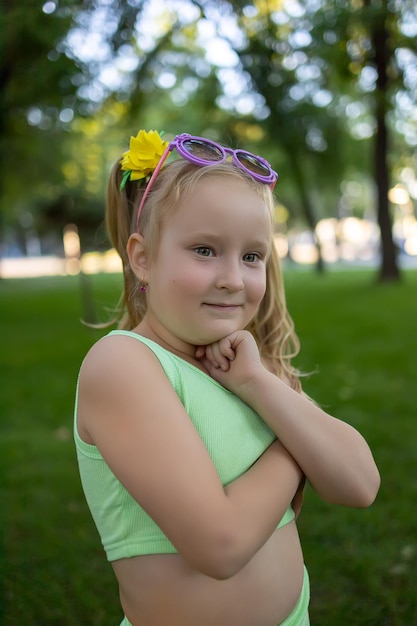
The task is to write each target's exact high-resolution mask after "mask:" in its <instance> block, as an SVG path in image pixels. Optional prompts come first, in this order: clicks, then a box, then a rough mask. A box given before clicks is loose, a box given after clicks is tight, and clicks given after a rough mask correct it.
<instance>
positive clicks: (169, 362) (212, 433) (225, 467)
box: [74, 330, 294, 561]
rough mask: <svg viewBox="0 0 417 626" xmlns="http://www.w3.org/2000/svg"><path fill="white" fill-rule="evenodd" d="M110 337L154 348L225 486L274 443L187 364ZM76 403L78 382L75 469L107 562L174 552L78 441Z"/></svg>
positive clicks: (253, 418)
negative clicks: (77, 471) (76, 464)
mask: <svg viewBox="0 0 417 626" xmlns="http://www.w3.org/2000/svg"><path fill="white" fill-rule="evenodd" d="M109 335H126V336H128V337H132V338H134V339H136V340H138V341H141V342H142V343H143V344H145V345H146V346H148V348H149V349H150V350H152V352H153V353H154V354H155V356H156V357H157V359H158V360H159V362H160V363H161V365H162V368H163V369H164V372H165V374H166V376H167V378H168V380H169V381H170V383H171V385H172V386H173V388H174V390H175V391H176V393H177V395H178V397H179V398H180V400H181V402H182V404H183V406H184V408H185V410H186V412H187V414H188V415H189V416H190V419H191V420H192V422H193V424H194V426H195V428H196V429H197V431H198V433H199V435H200V437H201V439H202V440H203V442H204V444H205V446H206V448H207V450H208V452H209V454H210V456H211V458H212V460H213V463H214V465H215V467H216V469H217V472H218V474H219V477H220V480H221V482H222V484H223V485H227V484H228V483H230V482H232V481H233V480H235V479H236V478H238V477H239V476H240V475H241V474H243V473H244V472H245V471H246V470H248V469H249V467H250V466H251V465H252V464H253V463H254V462H255V461H256V460H257V459H258V458H259V457H260V456H261V454H262V453H263V452H264V451H265V450H266V448H267V447H268V446H269V445H270V444H271V443H272V441H273V440H274V439H275V434H274V433H273V432H272V431H271V430H270V428H269V427H268V426H267V425H266V424H265V422H264V421H263V420H262V419H261V418H260V417H259V416H258V415H257V413H255V411H253V410H252V409H251V408H250V407H249V406H248V405H247V404H245V403H244V402H242V400H240V398H238V397H237V396H236V395H234V394H233V393H231V392H230V391H228V390H227V389H225V388H224V387H222V385H220V384H219V383H217V382H216V381H215V380H214V379H213V378H211V377H210V376H209V375H208V374H205V373H204V372H202V371H201V370H200V369H198V368H197V367H195V366H194V365H192V364H191V363H188V362H187V361H184V359H181V358H180V357H178V356H176V355H175V354H172V352H169V351H168V350H166V349H165V348H162V347H161V346H160V345H159V344H157V343H155V342H154V341H151V340H150V339H147V338H145V337H142V336H141V335H138V334H137V333H133V332H131V331H124V330H115V331H112V332H110V333H109ZM77 405H78V384H77V392H76V402H75V411H74V438H75V444H76V450H77V459H78V465H79V470H80V476H81V482H82V486H83V489H84V493H85V496H86V500H87V503H88V506H89V507H90V510H91V514H92V516H93V519H94V522H95V524H96V526H97V529H98V532H99V534H100V537H101V541H102V544H103V547H104V549H105V551H106V554H107V558H108V560H109V561H114V560H116V559H121V558H125V557H132V556H138V555H144V554H165V553H176V552H177V550H176V548H175V547H174V546H173V545H172V543H171V542H170V541H169V540H168V538H167V537H166V536H165V535H164V533H163V532H162V531H161V529H160V528H159V526H158V525H157V524H155V522H154V521H153V520H152V518H151V517H149V515H148V514H147V513H146V512H145V511H144V510H143V509H142V507H141V506H139V504H138V503H137V502H136V500H134V499H133V498H132V496H131V495H130V494H129V492H128V491H127V490H126V489H125V488H124V487H123V485H122V484H121V483H120V481H119V480H118V479H117V478H116V476H115V475H114V474H113V472H112V471H111V470H110V468H109V467H108V465H107V464H106V462H105V460H104V459H103V457H102V455H101V454H100V451H99V450H98V448H97V447H96V446H93V445H90V444H87V443H85V442H84V441H83V440H82V439H81V438H80V436H79V434H78V430H77ZM190 471H192V468H190ZM292 519H294V512H293V510H292V509H291V508H288V510H287V511H286V513H285V515H284V517H283V519H282V520H281V522H280V524H279V526H278V528H280V527H281V526H284V525H285V524H288V523H289V522H290V521H291V520H292Z"/></svg>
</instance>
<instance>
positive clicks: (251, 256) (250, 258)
mask: <svg viewBox="0 0 417 626" xmlns="http://www.w3.org/2000/svg"><path fill="white" fill-rule="evenodd" d="M259 258H260V257H259V254H257V253H256V252H248V254H245V255H244V256H243V260H244V261H245V262H246V263H256V261H259Z"/></svg>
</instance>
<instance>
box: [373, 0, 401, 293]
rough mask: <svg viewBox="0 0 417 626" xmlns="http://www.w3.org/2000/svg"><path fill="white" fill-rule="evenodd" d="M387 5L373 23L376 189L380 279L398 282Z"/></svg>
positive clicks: (385, 4) (384, 5) (384, 4)
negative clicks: (392, 202)
mask: <svg viewBox="0 0 417 626" xmlns="http://www.w3.org/2000/svg"><path fill="white" fill-rule="evenodd" d="M366 4H367V6H368V10H369V8H371V0H368V1H367V3H366ZM386 18H387V3H386V0H384V3H383V9H382V10H381V11H380V12H378V13H377V14H376V15H375V21H373V22H371V24H372V27H371V28H372V32H371V38H372V47H373V50H374V60H375V68H376V71H377V83H376V94H375V98H376V105H375V119H376V137H375V156H374V167H375V181H376V186H377V215H378V224H379V228H380V232H381V266H380V269H379V279H380V280H381V281H396V280H399V278H400V272H399V269H398V264H397V251H396V248H395V244H394V240H393V237H392V221H391V216H390V212H389V203H388V191H389V186H390V185H389V170H388V163H387V155H388V148H389V138H388V129H387V123H386V116H387V108H388V106H387V88H388V81H389V79H388V73H387V67H388V60H389V57H390V54H391V53H390V50H389V44H388V32H387V26H386Z"/></svg>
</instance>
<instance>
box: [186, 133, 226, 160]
mask: <svg viewBox="0 0 417 626" xmlns="http://www.w3.org/2000/svg"><path fill="white" fill-rule="evenodd" d="M182 145H183V148H185V150H186V151H187V152H188V154H191V156H194V157H197V158H198V159H201V160H202V161H207V162H208V163H213V161H214V162H215V161H222V159H223V155H222V153H221V152H220V150H219V149H218V148H216V146H213V145H212V144H210V143H206V142H205V141H200V140H198V139H188V140H187V141H184V143H183V144H182Z"/></svg>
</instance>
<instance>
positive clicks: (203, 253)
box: [194, 246, 213, 256]
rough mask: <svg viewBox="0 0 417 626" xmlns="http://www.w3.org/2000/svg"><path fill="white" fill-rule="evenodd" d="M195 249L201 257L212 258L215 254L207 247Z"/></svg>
mask: <svg viewBox="0 0 417 626" xmlns="http://www.w3.org/2000/svg"><path fill="white" fill-rule="evenodd" d="M194 249H195V251H196V252H197V254H199V255H200V256H211V255H212V254H213V251H212V250H211V248H207V246H199V247H198V248H194Z"/></svg>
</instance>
